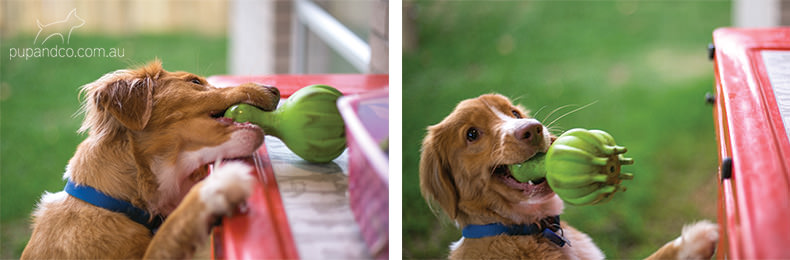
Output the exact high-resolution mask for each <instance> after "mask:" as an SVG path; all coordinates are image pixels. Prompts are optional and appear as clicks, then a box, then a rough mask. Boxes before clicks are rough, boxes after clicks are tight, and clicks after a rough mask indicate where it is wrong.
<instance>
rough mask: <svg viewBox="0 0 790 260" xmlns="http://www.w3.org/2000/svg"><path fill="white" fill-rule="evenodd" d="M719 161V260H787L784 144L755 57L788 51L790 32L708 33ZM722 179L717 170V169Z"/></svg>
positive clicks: (787, 146)
mask: <svg viewBox="0 0 790 260" xmlns="http://www.w3.org/2000/svg"><path fill="white" fill-rule="evenodd" d="M713 40H714V46H715V55H714V57H715V66H714V69H715V76H716V91H717V95H716V96H717V99H716V106H715V107H714V113H713V117H714V121H715V124H716V127H717V131H716V135H717V139H718V142H719V161H720V162H721V161H722V160H723V159H724V158H727V157H729V158H732V162H733V163H732V177H731V178H728V179H727V178H725V179H723V180H722V182H721V187H720V189H719V225H720V226H721V229H722V231H723V232H722V236H721V238H720V241H719V250H718V252H719V253H718V255H717V257H718V258H735V259H740V258H745V259H787V258H790V250H789V249H788V245H790V222H789V221H788V219H790V140H788V138H787V133H786V131H787V129H785V128H784V125H783V124H782V118H781V115H780V112H779V108H778V106H777V101H776V97H775V96H774V92H773V89H772V86H771V82H770V80H769V78H768V74H767V72H766V67H765V63H764V61H763V58H762V55H761V52H762V51H764V50H783V51H790V28H774V29H730V28H725V29H718V30H716V31H714V33H713ZM719 174H720V176H721V169H720V173H719Z"/></svg>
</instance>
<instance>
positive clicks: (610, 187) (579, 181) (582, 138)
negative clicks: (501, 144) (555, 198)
mask: <svg viewBox="0 0 790 260" xmlns="http://www.w3.org/2000/svg"><path fill="white" fill-rule="evenodd" d="M626 151H627V150H626V148H625V147H623V146H618V145H617V144H616V143H615V142H614V138H612V136H611V135H609V134H608V133H606V132H604V131H601V130H586V129H581V128H576V129H571V130H568V131H566V132H565V133H563V134H562V135H560V136H559V137H557V140H555V141H554V143H552V145H551V146H550V147H549V150H548V152H546V154H545V155H544V154H538V155H536V156H535V157H533V158H532V159H530V160H528V161H526V162H524V163H521V164H514V165H511V166H510V172H511V174H512V175H513V178H515V179H516V180H517V181H519V182H527V181H530V180H537V179H540V178H544V177H545V178H546V181H547V182H548V184H549V186H550V187H551V189H552V190H554V192H555V193H557V195H559V196H560V198H562V200H564V201H565V202H568V203H570V204H574V205H590V204H598V203H603V202H606V201H609V200H611V199H612V194H614V193H615V192H617V191H625V187H623V186H620V182H621V181H622V180H630V179H633V178H634V175H633V174H631V173H621V172H620V167H621V166H622V165H629V164H633V163H634V160H633V159H631V158H625V157H624V156H623V153H625V152H626Z"/></svg>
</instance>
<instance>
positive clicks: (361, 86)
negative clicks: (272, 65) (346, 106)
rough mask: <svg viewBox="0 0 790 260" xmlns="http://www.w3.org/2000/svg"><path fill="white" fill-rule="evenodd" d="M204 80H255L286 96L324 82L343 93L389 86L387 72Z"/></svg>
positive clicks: (225, 82)
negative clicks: (273, 87)
mask: <svg viewBox="0 0 790 260" xmlns="http://www.w3.org/2000/svg"><path fill="white" fill-rule="evenodd" d="M206 80H208V82H210V83H211V84H212V85H214V86H217V87H228V86H236V85H240V84H244V83H247V82H255V83H258V84H262V85H269V86H275V87H277V89H279V90H280V95H281V96H282V97H283V98H287V97H288V96H290V95H291V93H293V92H294V91H296V90H299V89H300V88H303V87H306V86H309V85H314V84H324V85H329V86H332V87H335V88H336V89H338V90H340V92H343V94H345V95H350V94H358V93H362V92H366V91H370V90H375V89H380V88H385V87H387V86H389V75H387V74H317V75H316V74H310V75H269V76H230V75H217V76H211V77H208V78H207V79H206Z"/></svg>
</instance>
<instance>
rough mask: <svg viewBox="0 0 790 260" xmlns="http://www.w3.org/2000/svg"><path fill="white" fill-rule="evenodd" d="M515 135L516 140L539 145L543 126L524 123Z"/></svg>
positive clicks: (535, 123)
mask: <svg viewBox="0 0 790 260" xmlns="http://www.w3.org/2000/svg"><path fill="white" fill-rule="evenodd" d="M515 135H516V139H518V140H522V141H524V142H527V143H539V142H541V141H542V140H543V125H542V124H541V123H538V122H529V123H526V124H524V125H522V126H521V127H519V128H518V129H517V130H516V132H515Z"/></svg>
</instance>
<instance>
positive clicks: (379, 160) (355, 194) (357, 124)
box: [338, 89, 389, 259]
mask: <svg viewBox="0 0 790 260" xmlns="http://www.w3.org/2000/svg"><path fill="white" fill-rule="evenodd" d="M388 97H389V91H388V89H381V90H376V91H371V92H368V93H365V94H361V95H353V96H344V97H341V98H340V99H339V100H338V109H339V110H340V114H341V115H342V116H343V121H345V123H346V139H347V140H348V153H349V158H348V165H349V170H348V172H349V173H348V174H349V181H348V182H349V183H348V193H349V197H350V204H351V211H352V212H353V213H354V218H355V219H356V221H357V223H359V226H360V229H361V231H362V237H363V239H364V240H365V243H366V244H367V246H368V248H369V250H370V252H371V254H372V255H373V256H374V257H375V258H378V259H387V258H388V257H389V231H388V230H389V202H388V201H389V171H388V166H389V158H388V156H387V154H386V153H385V152H384V151H383V150H382V148H381V146H380V145H379V144H380V143H381V142H382V141H385V140H388V138H389V137H388V135H389V101H388Z"/></svg>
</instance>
